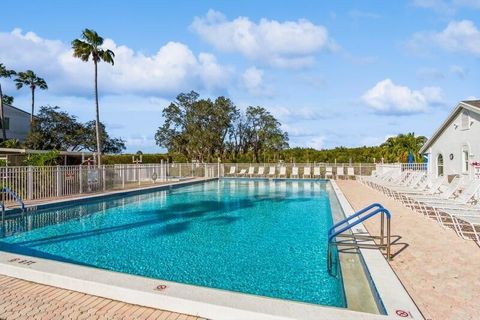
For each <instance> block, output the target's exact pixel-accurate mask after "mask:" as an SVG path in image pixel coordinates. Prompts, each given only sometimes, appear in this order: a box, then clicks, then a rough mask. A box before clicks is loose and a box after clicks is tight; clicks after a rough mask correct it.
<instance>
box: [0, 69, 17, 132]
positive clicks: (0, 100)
mask: <svg viewBox="0 0 480 320" xmlns="http://www.w3.org/2000/svg"><path fill="white" fill-rule="evenodd" d="M15 74H16V72H15V71H13V70H9V69H7V68H6V67H5V66H4V65H3V63H0V79H1V78H11V77H12V76H14V75H15ZM5 97H7V96H5ZM12 101H13V99H12ZM7 102H8V101H6V100H5V98H4V95H3V91H2V83H1V82H0V117H1V119H0V120H1V124H0V125H1V126H2V138H3V140H4V141H5V140H7V132H6V129H5V112H4V109H3V104H9V103H7Z"/></svg>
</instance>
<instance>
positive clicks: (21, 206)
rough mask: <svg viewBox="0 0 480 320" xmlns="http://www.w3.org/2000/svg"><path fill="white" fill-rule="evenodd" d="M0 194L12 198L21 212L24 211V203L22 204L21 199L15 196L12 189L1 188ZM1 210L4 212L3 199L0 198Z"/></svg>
mask: <svg viewBox="0 0 480 320" xmlns="http://www.w3.org/2000/svg"><path fill="white" fill-rule="evenodd" d="M2 193H7V194H9V195H11V196H12V198H13V199H14V200H15V202H16V203H18V204H19V205H20V208H21V209H22V211H25V203H24V202H23V200H22V198H20V196H19V195H18V194H16V193H15V192H14V191H13V190H12V189H10V188H7V187H3V188H2ZM1 206H2V210H5V199H4V198H3V197H2V203H1Z"/></svg>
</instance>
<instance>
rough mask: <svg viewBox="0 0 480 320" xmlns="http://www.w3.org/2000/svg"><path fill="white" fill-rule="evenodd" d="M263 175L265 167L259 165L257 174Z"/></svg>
mask: <svg viewBox="0 0 480 320" xmlns="http://www.w3.org/2000/svg"><path fill="white" fill-rule="evenodd" d="M264 175H265V167H259V168H258V172H257V176H259V177H263V176H264Z"/></svg>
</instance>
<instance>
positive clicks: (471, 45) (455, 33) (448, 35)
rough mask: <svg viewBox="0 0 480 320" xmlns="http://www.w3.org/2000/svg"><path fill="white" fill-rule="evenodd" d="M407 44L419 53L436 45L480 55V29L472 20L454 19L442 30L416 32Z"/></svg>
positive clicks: (448, 49) (449, 49)
mask: <svg viewBox="0 0 480 320" xmlns="http://www.w3.org/2000/svg"><path fill="white" fill-rule="evenodd" d="M407 46H408V47H409V48H410V49H412V50H413V51H414V52H417V53H421V52H423V51H425V50H428V48H429V47H431V46H435V47H440V48H442V49H444V50H447V51H450V52H460V53H467V54H472V55H475V56H480V30H479V29H478V28H477V27H476V25H475V23H473V22H472V21H470V20H462V21H452V22H450V23H449V24H448V25H447V27H446V28H445V29H444V30H442V31H440V32H419V33H416V34H414V35H413V37H412V38H411V39H410V40H409V41H408V43H407Z"/></svg>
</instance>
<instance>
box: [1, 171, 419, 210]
mask: <svg viewBox="0 0 480 320" xmlns="http://www.w3.org/2000/svg"><path fill="white" fill-rule="evenodd" d="M406 165H408V166H411V165H410V164H406ZM416 165H418V164H416ZM421 165H422V166H424V165H423V164H421ZM270 166H275V171H276V176H277V177H278V175H279V173H280V168H281V167H283V168H284V170H285V177H292V170H293V168H294V167H296V168H297V170H298V177H299V178H301V177H303V175H304V170H305V168H306V167H309V168H310V170H311V172H310V174H311V176H312V177H313V175H314V173H315V171H317V173H318V175H319V177H321V178H324V177H325V175H326V173H327V171H329V170H330V169H331V173H332V175H331V176H330V177H333V178H342V177H345V178H347V177H352V176H369V175H371V174H372V172H373V171H374V170H380V169H379V168H381V167H380V166H386V165H380V164H374V163H351V164H350V163H274V164H270V163H207V164H205V163H166V162H162V163H156V164H119V165H104V166H100V167H96V166H44V167H33V166H24V167H0V181H1V183H2V185H1V187H7V188H10V189H11V190H15V192H16V193H17V194H18V196H19V197H20V198H22V199H24V200H28V201H31V200H41V199H49V198H59V197H65V196H73V195H79V194H84V193H94V192H103V191H109V190H122V189H128V188H134V187H138V186H147V185H154V184H159V183H166V182H169V181H173V180H178V179H192V178H214V177H225V176H228V173H229V172H230V168H231V167H234V169H235V172H236V173H238V172H240V171H241V170H242V169H243V170H245V172H247V173H248V170H249V168H250V167H253V168H254V172H255V173H258V169H259V167H264V168H265V175H267V174H268V171H269V167H270ZM394 166H396V167H395V168H397V170H402V166H404V165H403V164H396V165H394ZM419 167H420V166H419ZM314 168H316V169H314ZM349 171H351V172H349ZM342 173H343V175H342ZM246 176H248V174H246ZM5 202H6V204H7V205H9V204H14V203H15V199H14V197H13V196H12V195H9V194H6V195H5Z"/></svg>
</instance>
